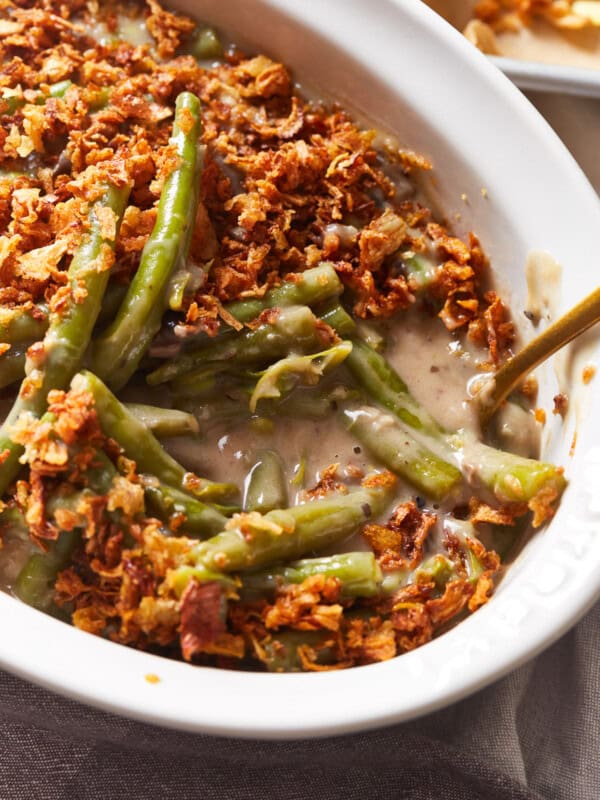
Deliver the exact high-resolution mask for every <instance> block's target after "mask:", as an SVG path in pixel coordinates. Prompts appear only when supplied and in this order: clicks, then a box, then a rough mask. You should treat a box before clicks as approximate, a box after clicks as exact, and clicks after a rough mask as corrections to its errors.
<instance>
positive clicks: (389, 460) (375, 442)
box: [342, 406, 462, 500]
mask: <svg viewBox="0 0 600 800" xmlns="http://www.w3.org/2000/svg"><path fill="white" fill-rule="evenodd" d="M342 416H343V419H344V422H345V424H346V427H347V428H348V430H349V431H351V432H352V433H353V434H354V436H356V438H357V439H358V440H359V441H360V442H362V444H363V445H364V446H365V447H366V448H367V450H368V451H369V452H370V453H371V455H372V456H373V457H374V458H376V459H377V460H378V461H379V462H380V463H381V464H383V465H384V466H386V467H387V468H388V469H390V470H391V471H392V472H394V473H395V474H396V475H399V476H400V477H401V478H404V479H405V480H406V481H408V482H409V483H410V484H411V485H412V486H415V487H416V488H417V489H419V490H420V491H421V492H423V493H424V494H426V495H429V496H430V497H433V498H435V499H436V500H441V499H443V498H444V497H446V496H447V495H448V494H449V493H450V492H451V491H452V490H453V489H454V488H455V487H456V486H457V485H458V484H459V483H460V482H461V477H462V476H461V473H460V470H458V469H457V468H456V467H455V466H454V465H453V464H450V463H448V462H447V461H444V459H442V458H440V457H439V456H437V455H436V454H435V453H433V452H432V451H431V450H429V449H428V448H426V447H425V446H424V445H422V444H421V443H420V442H418V441H417V440H416V439H415V438H414V437H413V436H412V434H411V433H410V432H409V430H407V428H406V427H405V426H404V425H402V423H401V422H399V421H398V420H395V419H394V417H392V416H391V415H389V414H386V413H384V412H382V411H379V409H377V408H373V407H371V406H362V407H359V408H357V409H346V410H344V411H343V412H342Z"/></svg>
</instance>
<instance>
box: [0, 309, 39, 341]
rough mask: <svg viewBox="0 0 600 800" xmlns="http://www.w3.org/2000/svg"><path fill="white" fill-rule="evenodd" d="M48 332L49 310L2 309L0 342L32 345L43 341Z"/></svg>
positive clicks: (0, 311)
mask: <svg viewBox="0 0 600 800" xmlns="http://www.w3.org/2000/svg"><path fill="white" fill-rule="evenodd" d="M47 330H48V308H47V307H46V306H45V305H42V304H40V305H37V306H35V307H34V308H27V307H23V306H21V307H19V308H11V309H7V308H0V342H5V343H7V344H23V343H26V344H27V345H29V344H32V343H33V342H38V341H40V339H43V337H44V334H45V333H46V331H47Z"/></svg>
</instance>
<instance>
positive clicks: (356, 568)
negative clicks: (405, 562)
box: [242, 551, 383, 597]
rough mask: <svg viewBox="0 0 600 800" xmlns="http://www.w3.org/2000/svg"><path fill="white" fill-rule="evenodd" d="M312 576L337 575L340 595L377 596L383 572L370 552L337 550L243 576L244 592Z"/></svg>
mask: <svg viewBox="0 0 600 800" xmlns="http://www.w3.org/2000/svg"><path fill="white" fill-rule="evenodd" d="M315 575H325V576H326V577H328V578H336V579H337V580H338V581H339V582H340V589H341V593H342V597H376V596H377V595H379V594H380V593H381V583H382V580H383V575H382V572H381V569H380V568H379V565H378V564H377V561H376V559H375V556H374V555H373V553H371V552H367V551H358V552H355V553H340V554H339V555H336V556H324V557H323V558H304V559H302V560H301V561H292V562H291V563H290V564H286V565H284V566H280V567H272V568H271V569H268V570H264V571H261V572H249V573H247V574H245V575H244V578H243V582H242V591H243V592H244V594H250V595H265V594H272V593H273V592H274V591H276V590H277V589H278V588H280V587H281V586H285V585H286V584H289V583H302V582H303V581H305V580H306V579H307V578H312V577H314V576H315Z"/></svg>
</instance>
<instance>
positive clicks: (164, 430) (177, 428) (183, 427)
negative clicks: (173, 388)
mask: <svg viewBox="0 0 600 800" xmlns="http://www.w3.org/2000/svg"><path fill="white" fill-rule="evenodd" d="M125 407H126V408H127V410H128V411H129V412H130V413H131V414H133V416H134V417H135V418H136V419H137V420H139V421H140V422H143V423H144V425H145V426H146V427H147V428H148V430H150V431H152V433H153V434H154V435H155V436H156V437H158V438H159V439H162V438H165V437H168V436H187V435H188V434H195V433H198V431H199V430H200V426H199V425H198V420H197V419H196V417H195V416H194V415H193V414H188V413H187V412H185V411H179V410H178V409H176V408H161V407H158V406H148V405H145V404H144V403H125Z"/></svg>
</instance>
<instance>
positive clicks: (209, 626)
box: [179, 580, 225, 661]
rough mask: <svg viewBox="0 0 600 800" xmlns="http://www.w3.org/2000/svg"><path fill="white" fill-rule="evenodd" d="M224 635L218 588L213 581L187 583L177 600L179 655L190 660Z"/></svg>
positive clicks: (220, 597) (219, 588) (219, 590)
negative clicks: (178, 601) (178, 603)
mask: <svg viewBox="0 0 600 800" xmlns="http://www.w3.org/2000/svg"><path fill="white" fill-rule="evenodd" d="M223 633H225V621H224V619H223V606H222V596H221V587H220V586H219V584H218V583H217V582H216V581H210V582H208V583H198V581H195V580H193V581H190V582H189V584H188V585H187V586H186V588H185V591H184V593H183V595H182V597H181V631H180V634H179V640H180V643H181V653H182V655H183V657H184V659H185V660H186V661H191V660H192V658H193V656H194V655H196V653H201V652H202V651H203V650H204V649H205V648H206V647H208V646H209V645H212V644H214V642H215V641H216V640H217V638H218V637H219V636H220V635H221V634H223Z"/></svg>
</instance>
